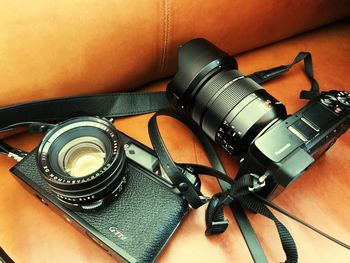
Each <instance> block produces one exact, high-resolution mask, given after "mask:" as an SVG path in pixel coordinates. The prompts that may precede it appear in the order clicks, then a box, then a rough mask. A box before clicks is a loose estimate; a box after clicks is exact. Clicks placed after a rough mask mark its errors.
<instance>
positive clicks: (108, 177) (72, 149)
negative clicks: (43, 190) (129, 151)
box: [37, 117, 128, 211]
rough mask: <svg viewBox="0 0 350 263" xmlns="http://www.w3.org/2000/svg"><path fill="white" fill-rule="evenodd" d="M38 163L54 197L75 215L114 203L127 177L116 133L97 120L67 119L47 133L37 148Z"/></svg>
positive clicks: (124, 157)
mask: <svg viewBox="0 0 350 263" xmlns="http://www.w3.org/2000/svg"><path fill="white" fill-rule="evenodd" d="M37 163H38V167H39V168H40V171H41V174H42V176H43V178H44V179H45V180H46V182H47V183H48V185H49V187H50V189H51V191H52V192H53V193H54V194H55V196H56V197H57V198H58V199H59V200H60V201H61V202H62V204H63V205H64V206H66V207H69V208H71V209H73V210H76V211H84V210H89V209H95V208H97V207H100V206H102V205H104V204H106V203H108V202H110V201H112V200H113V199H115V198H116V197H117V196H118V195H119V194H120V193H121V191H122V189H123V188H124V185H125V183H126V180H127V174H128V172H127V162H126V156H125V152H124V148H123V144H122V142H121V140H120V137H119V136H118V133H117V130H116V129H115V127H114V126H113V124H112V123H110V122H109V121H107V120H105V119H101V118H97V117H79V118H74V119H70V120H67V121H65V122H62V123H60V124H58V125H57V126H56V127H54V128H53V129H52V130H50V131H49V132H48V133H47V134H46V135H45V137H44V138H43V140H42V142H41V144H40V146H39V148H38V152H37Z"/></svg>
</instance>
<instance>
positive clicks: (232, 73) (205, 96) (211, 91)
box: [192, 70, 244, 125]
mask: <svg viewBox="0 0 350 263" xmlns="http://www.w3.org/2000/svg"><path fill="white" fill-rule="evenodd" d="M243 76H244V75H243V74H242V73H241V72H239V71H238V70H227V71H223V72H220V74H216V75H215V76H214V77H212V78H211V79H210V80H209V81H208V82H207V83H206V84H204V85H203V87H202V88H201V89H200V90H199V92H198V93H197V95H196V96H195V97H193V98H192V99H193V100H192V101H193V102H194V103H193V104H194V106H193V111H192V118H193V120H194V121H195V122H196V123H197V124H198V125H200V120H201V119H202V118H203V116H202V115H203V112H204V111H205V109H206V107H208V103H209V101H210V100H211V99H212V98H213V96H215V94H216V93H217V92H218V91H219V90H220V89H221V88H222V87H223V86H224V85H225V84H227V83H228V82H230V81H234V80H235V79H237V78H239V77H243Z"/></svg>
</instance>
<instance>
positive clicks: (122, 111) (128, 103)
mask: <svg viewBox="0 0 350 263" xmlns="http://www.w3.org/2000/svg"><path fill="white" fill-rule="evenodd" d="M302 60H304V69H305V73H306V74H307V76H308V77H309V79H310V80H311V83H312V87H311V90H310V91H309V92H305V91H303V92H302V93H301V97H303V98H313V97H314V96H317V95H318V94H319V86H318V83H317V81H316V80H315V79H314V76H313V70H312V60H311V54H310V53H308V52H301V53H299V54H298V56H297V57H296V58H295V60H294V61H293V62H292V63H291V64H289V65H283V66H280V67H276V68H273V69H270V70H264V71H259V72H256V73H254V74H251V75H249V76H248V77H251V78H253V79H254V80H255V81H256V82H258V83H264V82H266V81H268V80H270V79H272V78H275V77H277V76H279V75H281V74H283V73H285V72H287V71H288V70H289V69H290V68H291V67H292V66H293V65H294V64H296V63H298V62H300V61H302ZM303 94H304V95H303ZM168 106H169V104H168V102H167V100H166V96H165V93H164V92H155V93H144V92H132V93H112V94H100V95H91V96H79V97H66V98H59V99H51V100H43V101H36V102H29V103H21V104H17V105H11V106H8V107H4V108H0V131H6V130H11V129H13V128H15V127H16V126H26V127H29V128H30V129H32V130H36V131H45V130H46V129H47V128H48V126H49V125H50V124H48V126H45V125H42V124H41V125H39V124H37V125H36V124H34V125H33V124H32V122H50V123H56V122H58V121H61V120H65V119H68V118H72V117H77V116H86V115H92V116H96V115H97V116H103V117H121V116H132V115H137V114H144V113H149V112H154V111H157V110H159V109H163V108H167V107H168ZM162 114H168V115H169V112H166V111H160V112H159V113H157V114H156V115H155V116H153V117H152V118H151V121H150V124H149V130H150V133H152V134H156V135H155V137H157V136H159V137H160V134H159V131H157V129H158V128H157V129H156V128H154V127H156V126H157V123H156V120H155V119H156V117H157V116H158V115H162ZM170 115H171V116H174V113H171V114H170ZM175 115H176V116H177V115H178V114H175ZM179 118H180V119H179ZM181 118H182V117H178V118H177V119H179V120H180V121H182V122H184V119H181ZM188 126H189V127H190V128H191V130H192V131H194V132H195V134H196V135H197V136H198V137H199V139H200V141H201V142H202V144H203V146H204V149H205V150H206V152H207V154H208V157H209V160H210V162H211V164H212V166H213V167H214V168H216V169H217V170H219V171H220V172H222V173H224V169H223V167H222V165H221V162H220V160H219V158H218V156H217V155H216V152H215V149H214V148H213V146H210V145H211V142H210V141H209V139H208V138H207V137H206V136H205V135H204V134H202V132H201V131H200V129H199V128H198V126H193V125H192V124H189V125H188ZM152 127H153V128H152ZM155 137H154V136H153V139H152V142H155V145H158V146H155V151H156V152H157V153H158V154H159V153H160V152H162V153H161V154H160V155H161V156H162V154H163V156H168V157H169V158H170V159H169V158H168V159H167V157H164V158H163V157H160V158H162V159H163V163H165V164H164V165H165V166H166V167H167V164H170V165H169V167H170V168H169V169H168V171H167V172H169V171H170V174H172V175H170V176H171V180H173V181H174V183H175V184H176V185H177V187H178V188H179V189H180V191H181V192H182V193H183V194H184V196H185V197H186V198H187V199H188V200H189V203H190V204H191V203H192V204H191V205H192V206H193V207H196V206H200V205H202V204H204V203H205V202H206V201H207V199H206V198H204V196H203V195H202V194H201V193H200V191H199V190H198V189H190V188H191V185H189V184H188V182H187V181H186V180H185V179H183V178H184V177H185V176H184V174H185V173H186V172H196V171H197V172H198V173H200V172H201V173H207V174H211V175H213V176H216V177H217V178H220V180H219V182H220V185H221V187H222V189H223V191H224V192H223V194H221V196H216V197H217V201H218V203H217V204H219V205H218V207H221V206H224V205H226V204H229V203H230V204H231V208H232V209H233V211H235V212H234V215H235V217H236V219H237V222H238V224H239V225H240V228H241V230H242V229H243V230H242V233H243V235H244V237H245V240H246V242H247V245H248V247H249V249H250V252H251V254H252V257H253V259H254V261H255V262H267V259H266V257H265V255H264V253H263V251H262V248H261V246H260V243H259V242H258V240H257V238H256V235H255V233H254V231H253V229H252V227H251V225H250V223H249V221H248V219H247V217H246V215H245V214H244V211H243V210H242V209H241V208H240V206H239V205H236V204H237V200H238V201H239V202H241V203H242V204H243V205H244V206H246V207H247V208H249V209H251V210H253V211H256V212H258V213H261V214H264V215H265V216H267V217H269V218H270V219H272V220H274V221H275V223H276V226H277V228H278V230H279V233H280V237H281V239H284V240H286V241H283V240H282V243H283V248H284V249H285V250H286V254H287V259H288V260H289V261H288V262H296V261H294V259H295V258H296V255H297V253H296V252H294V248H295V244H294V241H293V242H291V240H292V238H291V236H290V234H289V235H288V233H289V232H288V230H287V231H285V230H286V229H285V228H284V227H282V226H281V225H280V223H278V222H277V221H278V220H277V221H276V218H275V217H274V216H273V214H272V213H271V212H269V210H268V209H267V208H266V207H265V206H262V207H264V208H261V205H259V207H257V205H256V204H257V202H258V201H257V200H258V199H257V198H256V197H254V195H249V198H248V199H245V198H244V196H248V195H247V194H246V192H247V186H248V185H250V186H251V184H256V182H255V181H254V180H253V179H252V177H251V176H249V179H241V180H242V182H241V181H235V183H232V179H230V178H229V177H227V176H226V175H225V174H224V175H223V176H221V177H220V176H219V175H218V174H217V172H218V171H217V172H214V170H213V169H212V171H210V169H207V170H205V169H204V168H202V169H200V168H199V166H196V165H192V168H193V167H194V168H193V169H194V170H192V171H191V170H187V168H183V167H179V166H177V165H176V164H175V163H174V162H171V161H172V160H171V157H170V156H169V153H168V152H167V150H166V148H165V146H164V144H163V146H161V144H162V141H160V140H159V139H157V138H155ZM157 141H158V142H157ZM0 142H1V141H0ZM0 146H1V147H0V152H2V153H6V154H7V155H10V154H11V153H12V151H13V150H14V148H11V147H7V145H6V144H5V143H3V144H1V145H0ZM159 149H160V150H159ZM208 149H209V150H208ZM172 165H174V166H172ZM190 167H191V166H190ZM220 172H219V173H220ZM178 176H179V177H180V179H177V177H178ZM224 176H226V177H224ZM175 177H176V178H175ZM181 178H182V179H181ZM242 178H248V177H247V176H246V177H245V176H243V177H242ZM181 180H182V181H181ZM249 180H253V181H249ZM238 184H241V186H242V187H243V185H244V187H243V188H246V189H244V190H243V188H240V187H238V186H237V187H238V190H237V191H236V192H234V193H232V191H233V190H232V187H231V186H232V185H238ZM245 184H247V185H245ZM188 186H189V187H188ZM240 189H242V191H243V192H244V194H243V192H242V193H241V192H240ZM229 191H231V192H230V193H231V195H230V194H228V193H229ZM223 195H225V198H223V197H222V196H223ZM252 196H253V197H252ZM231 197H232V199H233V201H232V202H228V200H230V199H231ZM227 198H228V199H227ZM252 198H253V199H252ZM190 200H194V201H190ZM222 200H226V201H224V202H222ZM252 200H253V201H252ZM220 202H221V203H220ZM260 204H262V202H260ZM214 207H216V206H214ZM266 209H267V210H266ZM219 210H220V209H217V210H216V211H219ZM215 216H217V217H221V215H220V212H218V213H217V212H215V213H213V217H212V219H213V220H211V222H209V221H210V220H209V221H208V222H207V224H208V226H210V224H211V223H214V225H215V226H214V227H212V229H211V230H210V231H208V232H209V233H208V234H211V233H214V232H216V231H219V230H220V229H219V228H221V227H217V226H220V225H225V224H222V222H219V223H218V224H217V220H216V219H217V218H215ZM209 217H210V216H209ZM222 219H223V214H222ZM226 227H227V225H226ZM218 229H219V230H218ZM288 236H290V238H289V237H288ZM293 244H294V245H293ZM289 250H290V251H289ZM295 251H296V248H295Z"/></svg>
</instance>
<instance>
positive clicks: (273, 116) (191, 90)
mask: <svg viewBox="0 0 350 263" xmlns="http://www.w3.org/2000/svg"><path fill="white" fill-rule="evenodd" d="M178 64H179V65H178V72H177V73H176V75H175V77H174V79H173V80H172V81H171V82H170V83H169V84H168V87H167V97H168V100H169V101H170V102H171V104H172V105H173V107H174V108H175V109H177V110H178V111H179V112H182V113H184V114H186V115H187V116H189V117H190V118H191V119H193V120H194V121H195V122H196V123H197V124H198V126H199V127H200V128H201V129H202V130H203V131H204V132H205V133H206V134H207V135H208V136H209V137H210V138H211V139H212V140H213V141H215V142H217V143H218V144H220V145H221V146H222V147H223V148H224V149H225V150H226V151H227V152H228V153H229V154H232V155H238V156H240V158H242V159H241V166H240V169H239V172H238V177H239V176H242V175H243V174H249V173H250V174H252V176H256V177H258V178H259V183H258V184H257V185H256V188H255V189H252V190H253V191H259V193H260V194H261V195H262V196H264V197H269V198H273V197H275V196H276V195H277V194H279V193H280V192H281V190H283V189H284V188H286V187H287V186H288V185H289V184H291V183H292V182H293V181H294V180H295V179H297V178H298V177H299V176H300V175H301V174H302V173H303V172H304V171H305V170H306V169H307V168H308V167H309V166H310V165H311V164H312V163H313V162H314V161H315V160H316V159H317V158H319V157H320V156H321V155H322V154H323V153H325V151H326V150H328V149H329V148H330V147H331V146H332V145H333V144H334V142H335V141H336V139H337V138H338V137H339V136H340V135H341V134H343V133H344V132H345V131H346V130H347V129H348V128H349V125H350V94H349V93H348V92H346V91H335V90H333V91H328V92H324V93H322V94H320V95H319V96H317V97H315V98H314V99H312V100H311V101H310V102H309V103H308V104H307V105H306V106H305V107H303V108H302V109H301V110H299V111H298V112H296V113H294V114H292V115H290V116H287V113H286V109H285V106H284V105H283V104H282V103H281V102H279V101H278V100H276V99H275V98H274V97H272V96H271V95H270V94H269V93H268V92H267V91H266V90H265V89H264V88H263V87H262V86H260V85H259V84H258V83H257V82H255V81H254V80H253V79H252V78H250V77H249V76H246V75H244V74H243V73H241V72H240V71H238V69H237V62H236V60H235V59H234V58H233V57H232V56H229V55H228V54H227V53H225V52H223V51H222V50H220V49H218V48H217V47H216V46H214V45H213V44H211V43H210V42H208V41H207V40H205V39H194V40H191V41H189V42H187V43H185V44H184V45H183V46H181V47H180V48H179V55H178ZM286 68H287V67H286V66H282V67H280V68H277V70H284V69H286ZM266 77H268V78H269V77H270V76H266Z"/></svg>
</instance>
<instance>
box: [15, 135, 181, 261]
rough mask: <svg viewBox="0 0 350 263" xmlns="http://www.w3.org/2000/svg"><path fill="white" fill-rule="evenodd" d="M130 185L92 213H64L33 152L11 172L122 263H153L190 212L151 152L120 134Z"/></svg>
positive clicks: (43, 201) (64, 210) (70, 211)
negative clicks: (115, 197)
mask: <svg viewBox="0 0 350 263" xmlns="http://www.w3.org/2000/svg"><path fill="white" fill-rule="evenodd" d="M118 135H119V137H120V139H121V140H122V141H123V143H124V150H125V153H126V160H127V165H128V179H127V183H126V184H125V185H124V186H123V188H124V189H123V191H122V193H121V194H120V196H118V198H117V199H115V200H113V201H112V202H110V203H109V204H108V205H106V206H104V207H103V208H99V209H97V210H93V211H90V212H86V211H84V212H81V211H73V210H72V209H69V208H67V207H66V206H64V205H63V203H62V202H61V201H60V200H58V198H57V196H55V194H53V193H52V191H51V189H50V188H49V186H48V184H47V182H46V180H45V179H44V178H43V177H42V174H41V171H40V169H39V167H38V162H37V150H35V151H33V152H31V153H29V154H28V155H27V156H26V157H25V158H24V159H23V160H22V161H21V162H19V163H18V164H16V166H14V167H13V168H12V169H11V172H12V173H13V174H14V175H15V177H16V179H17V180H18V181H19V182H20V183H21V184H22V185H23V186H24V187H25V188H26V189H27V190H28V191H29V192H31V193H32V194H33V195H35V196H36V197H37V198H38V199H39V200H40V201H41V202H42V203H43V204H45V205H46V206H48V207H50V208H51V209H53V210H54V211H55V212H56V213H57V214H59V215H61V216H62V217H63V218H64V219H65V220H66V221H68V222H69V223H70V224H72V225H73V226H74V227H75V228H77V229H78V230H79V231H80V232H81V233H82V234H84V235H87V236H88V237H89V238H90V239H91V240H92V241H93V242H95V243H97V244H98V245H99V246H101V247H102V248H103V249H104V250H106V251H107V253H109V254H111V255H112V256H113V257H114V258H116V259H117V260H118V261H120V262H153V261H154V260H155V258H156V257H157V256H158V255H159V253H160V251H161V250H162V249H163V247H164V246H165V245H166V243H167V241H168V240H169V239H170V237H171V236H172V234H173V233H174V231H175V230H176V229H177V227H178V226H179V224H180V222H181V220H182V219H183V217H184V216H185V215H186V214H187V212H188V204H187V202H186V201H185V200H184V199H183V198H182V197H181V196H179V195H178V193H177V190H175V188H174V187H173V186H172V185H171V183H170V182H169V181H168V180H167V179H166V175H163V174H162V171H161V170H160V166H159V162H158V159H157V158H156V155H155V154H154V152H153V150H151V149H149V148H147V147H146V146H144V145H142V144H140V143H139V142H137V141H135V140H133V139H132V138H130V137H128V136H127V135H125V134H123V133H121V132H118Z"/></svg>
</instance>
